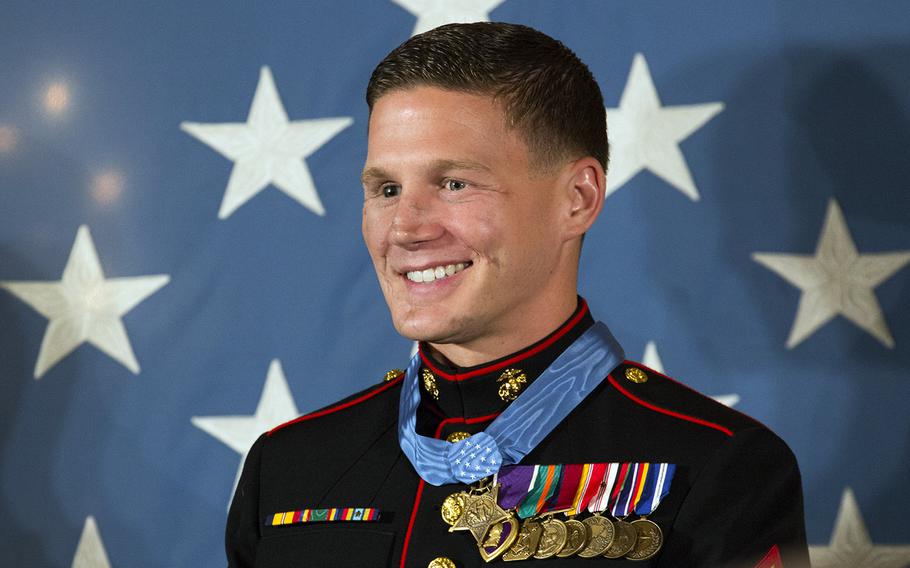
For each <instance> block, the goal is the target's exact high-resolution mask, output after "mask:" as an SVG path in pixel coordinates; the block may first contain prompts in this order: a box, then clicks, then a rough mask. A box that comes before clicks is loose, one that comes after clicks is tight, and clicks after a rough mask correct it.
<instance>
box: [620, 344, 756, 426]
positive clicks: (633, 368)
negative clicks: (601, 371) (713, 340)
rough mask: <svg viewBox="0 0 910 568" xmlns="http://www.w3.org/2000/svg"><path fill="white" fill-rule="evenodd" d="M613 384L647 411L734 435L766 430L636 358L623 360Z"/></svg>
mask: <svg viewBox="0 0 910 568" xmlns="http://www.w3.org/2000/svg"><path fill="white" fill-rule="evenodd" d="M607 380H608V382H609V384H610V386H611V387H612V388H613V389H614V390H615V391H617V392H618V393H619V394H620V395H622V396H624V397H625V398H627V399H629V400H631V401H632V402H633V403H635V404H636V405H638V406H639V407H640V408H641V409H642V411H644V412H655V413H659V414H663V415H665V416H670V417H672V418H675V419H677V420H680V421H682V422H686V423H688V424H691V425H696V426H699V427H703V428H709V429H712V430H715V431H717V432H721V433H723V434H724V435H726V436H728V437H732V436H733V435H734V434H736V433H737V432H740V431H742V430H747V429H750V428H756V427H758V428H762V429H767V428H766V427H765V426H764V425H763V424H761V423H760V422H758V421H756V420H755V419H753V418H751V417H749V416H747V415H745V414H743V413H742V412H739V411H737V410H734V409H732V408H730V407H728V406H725V405H724V404H721V403H720V402H718V401H716V400H714V399H713V398H711V397H709V396H706V395H703V394H702V393H700V392H698V391H696V390H695V389H693V388H691V387H689V386H686V385H685V384H683V383H681V382H679V381H677V380H676V379H673V378H671V377H668V376H667V375H665V374H663V373H659V372H657V371H655V370H654V369H651V368H649V367H647V366H645V365H642V364H641V363H639V362H637V361H629V360H626V361H623V362H622V363H620V364H619V365H618V366H617V367H616V368H615V369H614V370H613V371H612V372H611V373H610V375H609V376H608V377H607Z"/></svg>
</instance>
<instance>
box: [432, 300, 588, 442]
mask: <svg viewBox="0 0 910 568" xmlns="http://www.w3.org/2000/svg"><path fill="white" fill-rule="evenodd" d="M576 301H577V304H576V309H574V310H573V311H572V313H570V314H569V315H568V316H567V317H566V318H565V319H564V320H563V321H560V322H559V323H558V324H556V325H554V326H553V327H552V328H551V329H549V330H548V332H549V333H546V334H544V335H543V336H542V337H540V338H538V340H537V341H534V342H527V343H524V344H522V345H521V347H520V348H518V349H513V350H511V351H509V352H507V353H503V354H501V355H500V356H499V357H490V358H486V359H484V360H483V361H482V362H480V363H479V364H477V365H470V366H463V365H457V364H452V362H451V361H449V359H448V358H447V357H446V358H442V357H440V353H439V352H438V351H437V350H435V349H432V348H431V347H430V346H429V345H428V344H427V343H421V344H420V357H421V359H422V364H421V366H422V369H421V391H422V392H423V395H424V403H425V404H424V405H422V406H421V408H422V409H423V410H426V411H428V412H430V413H431V414H433V415H434V416H436V417H456V416H460V417H477V416H486V415H489V414H491V413H498V412H501V411H502V410H503V409H504V408H505V407H506V406H508V404H509V403H510V402H511V400H514V397H510V396H508V394H509V390H510V389H509V388H506V387H504V383H505V382H510V383H511V382H512V381H510V380H509V379H508V377H506V375H508V374H510V373H511V376H513V377H517V376H518V375H521V377H522V378H521V379H516V381H517V382H516V384H514V385H513V387H514V389H513V390H515V391H516V392H520V391H521V390H523V389H524V388H525V387H526V386H527V385H530V384H531V383H532V382H533V381H534V380H536V379H537V377H538V376H539V375H540V374H541V373H542V372H543V371H544V370H545V369H546V368H547V367H549V365H550V364H551V363H552V362H553V361H554V360H555V359H556V358H557V357H558V356H559V354H561V353H562V352H563V351H564V350H565V349H566V348H568V346H569V345H571V344H572V342H574V341H575V340H576V339H577V338H578V337H580V336H581V335H582V334H583V333H584V332H585V330H587V329H588V328H589V327H590V326H591V325H593V323H594V319H593V317H592V316H591V314H590V311H589V310H588V308H587V305H586V304H585V303H584V301H583V300H580V299H578V300H576ZM504 388H505V390H503V389H504ZM418 415H419V416H420V413H418ZM424 416H425V417H426V416H428V415H424ZM436 423H437V422H436V421H434V420H430V422H429V423H428V424H429V426H427V427H428V428H429V430H426V432H432V428H433V427H435V425H436ZM422 432H424V431H422Z"/></svg>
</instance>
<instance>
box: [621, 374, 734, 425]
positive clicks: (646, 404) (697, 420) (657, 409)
mask: <svg viewBox="0 0 910 568" xmlns="http://www.w3.org/2000/svg"><path fill="white" fill-rule="evenodd" d="M658 374H659V373H658ZM607 380H608V381H610V384H611V385H613V387H614V388H615V389H616V390H618V391H619V392H621V393H622V394H624V395H626V398H629V399H630V400H632V401H633V402H635V403H637V404H639V405H641V406H644V407H645V408H649V409H651V410H653V411H654V412H660V413H661V414H666V415H667V416H672V417H674V418H679V419H680V420H686V421H689V422H692V423H695V424H700V425H702V426H707V427H708V428H713V429H715V430H717V431H718V432H723V433H724V434H726V435H727V436H732V435H733V431H732V430H730V429H729V428H726V427H724V426H721V425H720V424H715V423H714V422H709V421H707V420H702V419H701V418H696V417H694V416H689V415H688V414H682V413H679V412H674V411H672V410H668V409H666V408H662V407H660V406H656V405H654V404H651V403H650V402H645V401H644V400H642V399H640V398H638V397H637V396H635V395H633V394H632V393H630V392H629V391H627V390H626V389H624V388H622V386H620V384H619V383H618V382H616V379H614V378H613V375H612V374H611V375H607Z"/></svg>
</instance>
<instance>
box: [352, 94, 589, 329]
mask: <svg viewBox="0 0 910 568" xmlns="http://www.w3.org/2000/svg"><path fill="white" fill-rule="evenodd" d="M529 160H530V157H529V155H528V149H527V146H526V145H525V143H524V142H523V141H522V140H521V138H520V137H519V135H518V133H517V132H516V131H514V130H509V129H507V128H506V125H505V123H504V117H503V113H502V111H501V109H500V107H499V105H498V104H497V103H495V102H494V101H493V99H492V98H490V97H487V96H482V95H475V94H466V93H461V92H455V91H447V90H442V89H439V88H434V87H415V88H411V89H407V90H403V91H393V92H391V93H389V94H386V95H384V96H383V97H381V98H380V99H379V100H378V101H377V102H376V104H375V105H374V107H373V112H372V115H371V117H370V126H369V142H368V151H367V160H366V165H365V166H364V175H363V181H364V205H363V236H364V240H365V241H366V245H367V248H368V249H369V252H370V256H371V257H372V259H373V264H374V267H375V269H376V274H377V276H378V277H379V283H380V286H381V287H382V292H383V294H384V295H385V299H386V302H387V303H388V305H389V309H390V311H391V314H392V320H393V322H394V324H395V327H396V329H397V330H398V331H399V333H401V334H402V335H404V336H405V337H408V338H411V339H419V340H424V341H429V342H431V343H435V344H448V343H454V344H459V345H462V346H470V345H475V346H480V345H483V344H486V345H487V346H489V345H491V344H492V345H495V343H496V341H497V340H501V339H502V338H503V337H506V336H507V335H508V334H514V333H515V332H516V331H519V332H520V327H516V326H522V325H524V324H525V323H526V322H528V321H532V320H533V318H535V314H538V313H542V312H538V310H543V311H546V310H547V309H548V303H549V304H553V303H554V302H552V301H551V300H552V298H553V294H556V293H557V292H556V291H555V290H556V288H557V287H558V286H557V282H556V281H557V280H559V278H558V276H559V275H558V274H557V273H558V272H560V271H562V269H561V268H560V267H561V266H563V265H564V262H563V260H562V258H563V254H564V250H565V243H564V242H563V241H564V240H565V239H564V238H562V236H561V233H560V230H559V223H558V222H557V219H558V217H557V206H558V202H559V200H558V197H557V196H558V191H557V190H556V188H555V186H556V183H555V177H554V176H555V174H553V175H550V174H537V173H535V174H532V172H531V171H530V168H529V165H530V164H529ZM573 268H574V267H573ZM561 292H564V290H561ZM572 293H573V296H572V298H573V305H574V288H573V291H572ZM491 342H492V343H491Z"/></svg>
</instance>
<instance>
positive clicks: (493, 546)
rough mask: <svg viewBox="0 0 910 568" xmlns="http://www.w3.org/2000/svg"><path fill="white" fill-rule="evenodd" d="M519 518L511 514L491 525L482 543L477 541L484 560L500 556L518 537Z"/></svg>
mask: <svg viewBox="0 0 910 568" xmlns="http://www.w3.org/2000/svg"><path fill="white" fill-rule="evenodd" d="M518 531H519V529H518V519H516V518H515V516H514V515H509V518H508V519H505V520H504V521H500V522H498V523H495V524H493V525H490V529H489V530H488V531H487V535H486V537H484V539H483V542H482V543H477V548H478V549H479V550H480V557H481V558H483V560H484V562H489V561H491V560H495V559H497V558H499V557H500V556H501V555H502V554H503V553H504V552H505V551H506V550H508V549H509V547H510V546H512V544H513V543H514V542H515V539H517V538H518Z"/></svg>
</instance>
